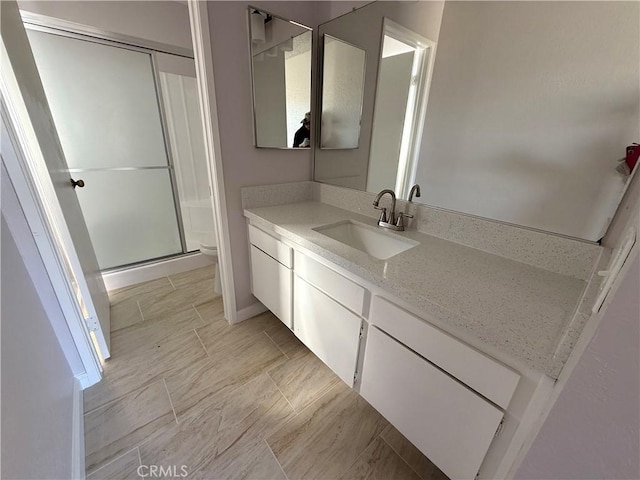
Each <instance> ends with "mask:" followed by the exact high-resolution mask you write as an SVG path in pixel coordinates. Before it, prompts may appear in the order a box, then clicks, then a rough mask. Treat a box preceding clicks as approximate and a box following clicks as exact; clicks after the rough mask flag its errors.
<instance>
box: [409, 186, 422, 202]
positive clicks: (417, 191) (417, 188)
mask: <svg viewBox="0 0 640 480" xmlns="http://www.w3.org/2000/svg"><path fill="white" fill-rule="evenodd" d="M414 194H415V195H416V197H420V185H418V184H417V183H416V184H415V185H414V186H413V187H411V191H410V192H409V201H410V202H411V201H412V200H413V195H414Z"/></svg>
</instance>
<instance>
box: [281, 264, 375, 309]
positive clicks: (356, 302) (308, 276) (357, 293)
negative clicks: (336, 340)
mask: <svg viewBox="0 0 640 480" xmlns="http://www.w3.org/2000/svg"><path fill="white" fill-rule="evenodd" d="M294 255H295V262H294V265H295V267H294V270H295V272H296V275H298V276H300V277H301V278H303V279H305V280H306V281H307V282H309V283H310V284H311V285H314V286H315V287H318V288H319V289H320V290H322V291H323V292H324V293H326V294H327V295H329V296H330V297H331V298H333V299H334V300H336V301H337V302H338V303H341V304H342V305H344V306H345V307H347V308H348V309H349V310H351V311H353V312H355V313H357V314H358V315H362V307H363V303H364V292H365V290H364V288H362V287H361V286H360V285H358V284H356V283H353V282H352V281H351V280H348V279H346V278H345V277H343V276H342V275H340V274H339V273H336V272H334V271H333V270H331V269H330V268H328V267H325V266H324V265H322V264H321V263H319V262H316V261H315V260H312V259H311V258H309V257H307V256H306V255H304V254H302V253H300V252H295V253H294Z"/></svg>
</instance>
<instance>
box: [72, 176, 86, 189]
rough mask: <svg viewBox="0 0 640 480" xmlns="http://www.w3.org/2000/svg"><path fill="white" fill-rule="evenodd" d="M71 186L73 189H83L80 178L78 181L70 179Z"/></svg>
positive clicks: (82, 181) (82, 182)
mask: <svg viewBox="0 0 640 480" xmlns="http://www.w3.org/2000/svg"><path fill="white" fill-rule="evenodd" d="M71 186H72V187H73V188H76V187H80V188H82V187H84V180H82V179H81V178H80V179H78V180H74V179H73V178H72V179H71Z"/></svg>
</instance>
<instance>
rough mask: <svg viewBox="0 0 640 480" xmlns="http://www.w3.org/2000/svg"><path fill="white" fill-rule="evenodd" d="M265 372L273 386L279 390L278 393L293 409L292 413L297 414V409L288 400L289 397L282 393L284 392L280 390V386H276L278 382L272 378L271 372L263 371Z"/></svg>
mask: <svg viewBox="0 0 640 480" xmlns="http://www.w3.org/2000/svg"><path fill="white" fill-rule="evenodd" d="M265 373H266V374H267V377H269V380H271V382H272V383H273V384H274V385H275V387H276V388H277V389H278V391H279V392H280V395H282V396H283V397H284V399H285V400H286V401H287V403H288V404H289V406H290V407H291V409H292V410H293V413H295V414H296V415H298V411H297V410H296V408H295V407H294V406H293V405H292V404H291V402H290V401H289V399H288V398H287V396H286V395H285V394H284V392H283V391H282V390H280V387H279V386H278V384H277V383H276V381H275V380H274V379H273V377H272V376H271V374H270V373H269V372H265Z"/></svg>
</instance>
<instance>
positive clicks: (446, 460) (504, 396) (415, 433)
mask: <svg viewBox="0 0 640 480" xmlns="http://www.w3.org/2000/svg"><path fill="white" fill-rule="evenodd" d="M249 238H250V242H251V266H252V284H253V293H254V295H255V296H256V297H257V298H258V299H259V300H260V301H262V302H263V303H264V305H265V306H267V307H268V308H269V309H270V310H271V311H272V312H273V313H274V314H275V315H277V316H278V317H279V318H280V319H281V320H282V321H283V322H285V323H286V324H287V325H288V326H289V328H292V330H293V331H294V333H295V335H296V336H297V337H298V338H299V339H300V340H301V341H302V342H303V343H304V344H305V345H306V346H307V347H308V348H309V349H310V350H311V351H312V352H313V353H314V354H315V355H316V356H317V357H318V358H320V359H321V360H322V361H323V362H324V363H325V364H327V365H328V366H329V367H330V368H331V369H332V370H333V371H334V372H335V373H336V374H337V375H338V376H339V377H340V378H341V379H342V380H343V381H344V382H345V383H347V384H348V385H349V386H351V387H354V388H356V389H357V390H358V391H359V393H360V394H361V395H362V396H363V397H364V398H365V399H366V400H367V401H368V402H369V403H370V404H371V405H372V406H373V407H374V408H376V409H377V410H378V411H379V412H380V413H381V414H382V415H384V416H385V417H386V418H387V420H389V421H390V422H391V423H392V424H393V425H394V426H395V427H396V428H397V429H398V430H399V431H400V432H401V433H402V434H403V435H404V436H405V437H407V438H408V439H409V440H410V441H411V442H412V443H413V444H414V445H415V446H416V447H417V448H418V449H420V451H422V453H424V454H425V455H426V456H427V457H428V458H429V459H430V460H431V461H432V462H433V463H434V464H435V465H436V466H438V467H439V468H440V469H441V470H442V471H443V472H444V473H445V474H446V475H447V476H449V477H450V478H456V479H458V478H459V479H466V478H469V479H473V478H474V477H475V476H476V474H478V472H479V470H480V468H481V467H482V468H485V466H484V465H483V462H484V461H485V459H489V457H490V455H489V456H488V455H487V454H488V452H489V450H490V448H491V447H492V446H493V445H495V443H494V437H495V435H496V432H497V431H498V430H499V428H500V425H501V422H502V421H503V419H504V418H505V415H506V413H505V412H507V409H508V408H509V407H510V403H512V402H511V400H512V398H513V396H514V394H515V392H516V389H517V388H518V386H519V383H520V381H521V376H520V374H519V373H518V372H516V371H514V370H513V369H512V368H510V367H507V366H505V365H504V364H503V363H501V362H499V361H497V360H495V359H494V358H492V357H490V356H488V355H486V354H485V353H483V352H481V351H479V350H477V349H475V348H473V347H471V346H469V345H467V344H466V343H463V342H462V341H460V340H458V339H457V338H456V337H453V336H452V335H450V334H448V333H445V332H444V331H442V330H440V329H439V328H437V327H436V326H434V325H437V324H438V322H437V321H436V319H432V318H429V317H428V315H426V314H421V315H420V316H416V315H414V314H412V313H410V312H408V311H407V310H404V309H403V308H401V307H399V306H398V305H396V304H394V303H393V302H392V301H390V300H387V299H385V298H383V297H382V296H380V295H385V296H386V293H385V292H383V291H381V290H380V289H379V288H377V287H376V286H375V285H370V284H368V283H367V282H365V281H364V280H362V283H360V281H359V277H356V276H354V275H349V274H343V273H340V272H341V269H340V267H339V266H337V265H336V266H335V268H334V266H333V264H332V263H331V262H329V261H327V260H324V259H318V258H317V257H316V256H315V255H314V254H309V253H306V250H304V249H303V248H298V247H295V246H292V247H290V246H289V245H288V241H286V240H285V241H284V242H283V241H280V240H279V239H277V238H275V236H272V235H270V234H268V233H266V232H264V231H262V230H259V229H257V228H255V227H254V226H252V225H249ZM345 275H346V276H345ZM347 277H348V278H347ZM392 298H393V297H392ZM398 302H399V303H401V302H400V301H399V300H398ZM363 332H364V333H363ZM363 349H364V351H363ZM356 372H358V378H357V379H356V377H355V374H356ZM509 418H513V415H512V414H511V413H510V416H509ZM511 421H512V420H511ZM505 425H511V424H510V423H509V420H508V419H507V421H506V423H505ZM509 428H510V427H509ZM504 448H506V447H504V446H501V447H499V449H501V451H504ZM492 451H495V449H492ZM498 455H503V454H498ZM494 457H495V455H494ZM498 458H501V457H498ZM492 462H493V463H495V461H494V460H493V459H492V460H490V462H489V463H492ZM496 468H497V467H496V466H495V465H492V466H491V467H490V468H489V470H490V471H495V469H496ZM484 476H485V477H486V472H485V473H484Z"/></svg>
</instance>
